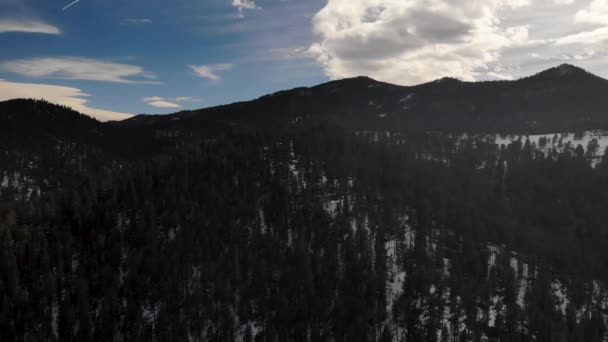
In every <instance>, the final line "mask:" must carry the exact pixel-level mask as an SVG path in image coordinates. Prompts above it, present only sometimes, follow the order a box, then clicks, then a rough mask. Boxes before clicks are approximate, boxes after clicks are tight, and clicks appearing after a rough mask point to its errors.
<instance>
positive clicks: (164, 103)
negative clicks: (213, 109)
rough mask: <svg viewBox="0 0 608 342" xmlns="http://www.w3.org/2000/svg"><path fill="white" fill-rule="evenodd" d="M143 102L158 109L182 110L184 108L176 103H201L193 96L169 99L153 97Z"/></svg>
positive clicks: (144, 99) (146, 98)
mask: <svg viewBox="0 0 608 342" xmlns="http://www.w3.org/2000/svg"><path fill="white" fill-rule="evenodd" d="M142 101H143V102H144V103H146V104H147V105H148V106H152V107H157V108H182V106H181V105H180V104H178V103H176V102H199V101H200V99H199V98H197V97H192V96H178V97H174V98H169V99H166V98H164V97H161V96H151V97H144V98H143V99H142Z"/></svg>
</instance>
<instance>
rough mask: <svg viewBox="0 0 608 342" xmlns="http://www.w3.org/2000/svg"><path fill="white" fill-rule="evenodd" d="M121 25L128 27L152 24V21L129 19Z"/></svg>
mask: <svg viewBox="0 0 608 342" xmlns="http://www.w3.org/2000/svg"><path fill="white" fill-rule="evenodd" d="M120 24H121V25H123V26H126V25H131V24H133V25H136V24H152V20H151V19H136V18H128V19H124V20H123V21H121V22H120Z"/></svg>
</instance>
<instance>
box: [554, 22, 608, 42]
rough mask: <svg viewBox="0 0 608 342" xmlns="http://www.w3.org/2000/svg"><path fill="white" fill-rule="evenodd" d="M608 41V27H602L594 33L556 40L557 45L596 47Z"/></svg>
mask: <svg viewBox="0 0 608 342" xmlns="http://www.w3.org/2000/svg"><path fill="white" fill-rule="evenodd" d="M607 41H608V26H604V27H600V28H597V29H595V30H592V31H584V32H580V33H575V34H571V35H567V36H564V37H562V38H559V39H557V40H556V42H555V44H556V45H570V44H576V45H580V44H583V45H594V44H601V43H605V42H607Z"/></svg>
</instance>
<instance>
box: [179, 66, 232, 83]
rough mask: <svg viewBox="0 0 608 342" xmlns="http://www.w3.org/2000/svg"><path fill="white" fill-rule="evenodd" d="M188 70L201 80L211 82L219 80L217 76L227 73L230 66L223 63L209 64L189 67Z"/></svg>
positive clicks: (219, 77)
mask: <svg viewBox="0 0 608 342" xmlns="http://www.w3.org/2000/svg"><path fill="white" fill-rule="evenodd" d="M189 67H190V69H192V70H193V71H194V73H195V74H196V75H197V76H199V77H202V78H206V79H209V80H213V81H219V80H221V79H222V78H221V76H220V75H219V73H220V72H222V71H228V70H230V69H232V64H228V63H223V64H209V65H190V66H189Z"/></svg>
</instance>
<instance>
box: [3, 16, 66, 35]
mask: <svg viewBox="0 0 608 342" xmlns="http://www.w3.org/2000/svg"><path fill="white" fill-rule="evenodd" d="M6 32H23V33H42V34H61V30H59V29H58V28H57V27H55V26H53V25H50V24H47V23H45V22H42V21H36V20H15V19H0V33H6Z"/></svg>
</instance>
